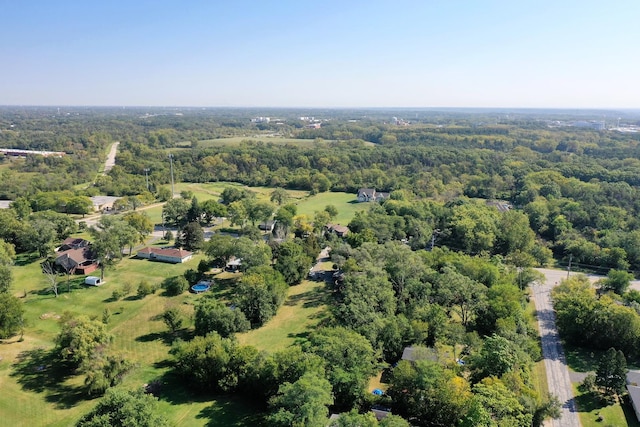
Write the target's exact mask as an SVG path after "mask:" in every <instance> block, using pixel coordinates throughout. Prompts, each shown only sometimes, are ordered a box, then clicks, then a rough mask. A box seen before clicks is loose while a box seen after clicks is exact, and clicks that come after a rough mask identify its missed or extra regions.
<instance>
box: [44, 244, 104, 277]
mask: <svg viewBox="0 0 640 427" xmlns="http://www.w3.org/2000/svg"><path fill="white" fill-rule="evenodd" d="M55 264H56V265H58V266H60V267H62V269H63V270H64V271H66V272H67V273H71V274H89V273H91V272H93V271H96V270H97V269H98V262H97V261H96V259H95V256H94V254H93V252H92V251H91V248H90V247H88V246H85V247H80V248H76V249H68V250H66V251H62V252H58V254H57V257H56V260H55Z"/></svg>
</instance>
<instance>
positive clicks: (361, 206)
mask: <svg viewBox="0 0 640 427" xmlns="http://www.w3.org/2000/svg"><path fill="white" fill-rule="evenodd" d="M327 205H334V206H335V207H336V208H337V209H338V216H337V217H336V218H335V219H334V220H333V222H334V223H335V224H342V225H347V224H348V223H349V221H351V219H352V218H353V217H354V216H355V214H356V212H359V211H363V210H366V209H368V208H369V207H371V206H372V204H371V203H358V202H357V199H356V195H355V194H353V193H342V192H337V193H330V192H326V193H318V194H316V195H314V196H310V197H308V198H307V199H305V200H302V201H300V202H299V203H298V213H299V214H305V215H308V216H309V217H311V218H313V215H314V213H315V212H317V211H321V210H323V209H324V208H325V206H327Z"/></svg>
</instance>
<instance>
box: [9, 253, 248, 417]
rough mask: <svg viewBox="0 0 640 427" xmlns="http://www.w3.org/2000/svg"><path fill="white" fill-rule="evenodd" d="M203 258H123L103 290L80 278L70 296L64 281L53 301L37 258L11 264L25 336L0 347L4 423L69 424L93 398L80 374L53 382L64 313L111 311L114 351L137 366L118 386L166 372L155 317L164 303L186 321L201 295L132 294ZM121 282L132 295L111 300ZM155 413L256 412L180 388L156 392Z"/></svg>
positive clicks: (163, 335) (161, 329) (167, 341)
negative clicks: (158, 400) (172, 260)
mask: <svg viewBox="0 0 640 427" xmlns="http://www.w3.org/2000/svg"><path fill="white" fill-rule="evenodd" d="M201 256H202V255H199V256H197V257H196V258H195V259H193V260H191V261H189V262H188V263H185V264H179V265H171V264H163V263H157V262H150V261H146V260H137V259H124V260H122V261H121V262H120V263H119V264H117V265H116V266H114V267H113V268H111V269H108V270H107V271H106V276H105V279H106V283H105V284H104V285H102V286H100V287H85V286H83V285H80V283H81V281H82V279H81V278H75V279H74V280H73V281H72V288H71V292H70V293H69V292H67V287H66V279H64V278H61V279H62V281H63V283H62V284H61V287H60V296H59V297H58V298H56V297H55V296H54V295H53V294H52V293H50V292H48V291H47V287H48V286H47V284H46V281H45V279H44V276H43V275H42V273H40V267H39V262H40V260H35V261H33V262H29V261H28V260H20V259H19V260H18V264H22V265H19V266H18V267H17V268H14V276H15V285H14V291H15V292H14V293H15V294H16V295H18V296H19V297H21V298H22V300H23V301H24V306H25V335H24V340H23V341H22V342H20V341H18V338H19V337H14V338H12V339H10V340H6V341H5V342H3V343H1V344H0V389H1V390H2V393H0V413H1V414H2V425H11V426H68V425H73V424H74V423H75V421H76V420H77V419H78V418H79V417H80V416H82V414H84V413H86V412H88V411H89V410H90V409H91V407H93V405H95V403H96V402H97V400H95V399H87V398H86V397H85V396H84V394H83V388H82V387H83V384H82V381H83V380H84V377H83V376H81V375H78V376H68V375H67V376H65V377H64V378H63V379H62V380H61V381H53V380H52V378H53V377H56V374H55V372H54V371H55V370H56V368H55V366H56V365H55V363H53V362H52V360H51V354H50V353H49V351H50V350H51V349H52V348H53V347H54V342H53V340H54V338H55V336H56V335H57V334H58V332H59V330H60V326H59V322H58V320H59V318H60V316H61V315H62V314H63V313H65V312H67V311H68V312H71V313H73V314H76V315H81V314H84V315H87V316H91V317H95V318H97V319H102V315H103V312H104V310H105V309H108V310H109V312H110V313H111V317H110V320H109V323H108V326H107V328H108V330H109V331H110V332H111V333H112V334H113V335H114V337H115V338H114V342H113V343H112V345H111V350H113V351H114V352H117V353H120V354H123V355H125V357H126V358H127V359H129V360H131V361H133V362H135V364H136V367H135V368H134V369H133V370H132V372H131V373H130V374H129V375H127V376H126V377H125V381H124V383H123V384H122V387H126V388H139V387H142V385H143V384H145V383H148V382H150V381H152V380H154V379H157V378H160V377H162V376H163V375H165V374H166V373H167V372H168V370H169V367H168V365H167V364H166V360H167V359H168V357H169V355H168V351H169V349H170V346H171V341H172V337H171V336H170V335H168V334H167V332H166V331H167V328H166V326H165V325H164V323H163V322H162V321H161V320H160V318H159V314H161V313H162V312H163V311H164V310H165V309H166V308H167V307H169V306H177V307H179V308H180V309H181V310H182V311H183V312H184V314H185V317H186V318H187V319H190V317H191V314H192V312H193V304H194V302H195V301H196V300H197V299H198V298H200V296H198V295H194V294H190V293H184V294H182V295H180V296H177V297H166V296H164V295H163V294H162V291H161V290H159V291H157V292H156V293H155V294H153V295H148V296H146V297H145V298H144V299H139V298H137V296H136V295H135V291H136V288H137V286H138V284H139V283H140V281H142V280H146V281H148V282H149V283H152V284H159V283H160V282H161V281H162V280H163V279H164V278H165V277H170V276H174V275H179V274H182V273H184V271H185V270H186V269H188V268H196V267H197V264H198V261H199V259H200V257H201ZM94 274H99V272H96V273H94ZM126 283H128V284H130V285H131V287H132V293H131V294H129V295H128V296H126V297H124V298H122V299H120V300H117V301H115V300H113V298H112V293H113V290H114V289H121V288H122V287H124V285H125V284H126ZM25 294H26V296H25ZM190 323H191V322H190V320H188V324H189V325H190ZM38 350H41V351H38ZM20 355H23V356H25V357H24V359H23V361H22V362H19V356H20ZM160 410H161V411H162V412H163V413H164V414H165V415H166V416H167V417H168V418H169V419H171V420H172V421H173V422H174V423H175V424H176V425H180V426H183V425H184V426H205V425H209V426H225V425H244V424H245V423H244V421H243V420H246V419H247V417H250V416H251V415H252V414H253V409H252V408H251V406H247V405H246V404H245V403H244V402H242V401H239V400H237V399H230V398H226V397H225V398H219V397H215V396H209V397H194V396H191V394H190V393H189V392H188V391H186V390H185V389H184V388H183V387H182V386H181V385H178V386H176V385H171V386H169V385H168V386H167V393H166V396H165V395H164V394H163V395H161V403H160Z"/></svg>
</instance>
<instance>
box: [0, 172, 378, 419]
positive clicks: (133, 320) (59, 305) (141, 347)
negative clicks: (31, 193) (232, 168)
mask: <svg viewBox="0 0 640 427" xmlns="http://www.w3.org/2000/svg"><path fill="white" fill-rule="evenodd" d="M231 185H237V186H240V185H239V184H233V183H219V182H216V183H205V184H192V183H180V184H177V185H176V191H177V192H179V191H182V190H189V191H192V192H193V193H194V195H196V196H197V197H198V198H199V200H207V199H209V198H218V197H219V195H220V193H222V191H223V190H224V188H226V187H228V186H231ZM246 188H248V189H250V190H251V191H254V192H255V193H256V197H258V198H259V199H262V200H268V199H269V197H270V195H271V192H272V191H273V188H267V187H246ZM288 194H289V195H290V200H289V202H291V203H296V204H298V205H299V211H300V212H301V213H307V214H310V215H313V213H314V212H315V211H316V210H322V209H324V207H325V206H326V205H329V204H332V205H335V206H336V207H337V209H338V211H339V215H338V219H337V220H336V222H340V223H342V224H346V223H348V222H349V221H350V220H351V218H352V217H353V215H354V214H355V212H357V211H358V210H362V209H366V208H368V207H369V206H370V205H369V204H357V203H350V202H352V201H353V200H355V196H354V195H353V194H347V193H321V194H317V195H314V196H309V195H308V192H306V191H288ZM142 210H143V211H144V212H146V213H147V214H148V215H149V216H150V218H151V220H152V221H153V223H155V224H161V223H162V220H161V213H162V205H161V204H156V205H154V206H151V207H149V208H148V209H144V208H143V209H142ZM80 236H87V233H83V234H80ZM203 257H204V256H203V255H202V254H198V255H196V256H195V257H194V259H192V260H191V261H189V262H187V263H185V264H177V265H173V264H163V263H159V262H151V261H147V260H140V259H134V258H124V259H123V260H121V261H120V262H119V263H118V264H116V265H115V266H113V267H111V268H109V269H107V270H106V272H105V280H106V282H105V283H104V285H102V286H99V287H87V286H84V285H83V280H84V277H83V276H76V277H74V276H72V277H71V281H70V282H69V288H68V287H67V278H66V277H62V276H61V277H60V278H59V297H58V298H56V297H55V296H54V295H53V293H52V292H51V291H50V290H49V289H48V285H47V282H46V279H45V277H44V276H43V274H42V272H41V269H40V262H41V260H40V259H35V258H33V257H29V256H24V255H20V256H19V257H18V259H17V261H16V266H15V267H14V268H13V274H14V286H13V292H14V294H15V295H16V296H18V297H20V298H21V300H22V301H23V302H24V308H25V334H24V340H23V341H18V339H17V338H18V337H15V338H14V339H12V340H7V341H5V342H0V388H1V389H2V393H0V413H2V415H3V423H4V424H6V425H12V426H23V425H24V426H36V427H37V426H68V425H73V424H74V423H75V422H76V420H77V419H78V418H80V416H82V415H83V414H85V413H87V412H88V411H89V410H90V409H91V408H92V407H93V406H94V405H95V403H96V402H97V400H96V399H88V398H87V397H85V395H84V392H83V381H84V376H83V375H75V376H68V375H64V376H59V378H60V380H59V381H53V379H55V378H58V377H56V376H54V375H51V374H52V371H51V369H55V366H56V364H55V363H54V362H53V361H52V359H51V358H52V357H55V355H52V353H50V350H51V349H53V347H54V339H55V337H56V335H57V334H58V332H59V330H60V326H59V322H58V320H59V318H60V316H62V315H63V314H64V313H65V312H67V311H68V312H71V313H73V314H75V315H87V316H89V317H93V318H96V319H102V315H103V312H104V311H105V309H108V311H109V313H110V319H109V323H108V326H107V329H108V330H109V331H110V332H111V333H112V334H113V335H114V336H115V339H114V342H113V344H112V346H111V349H112V350H113V351H114V352H117V353H121V354H123V355H124V356H125V357H126V358H128V359H129V360H131V361H133V362H134V363H135V364H136V367H135V368H134V369H133V370H132V371H131V373H129V374H128V375H127V376H126V377H125V378H124V381H123V384H122V385H121V387H125V388H139V387H141V386H142V385H143V384H145V383H149V382H151V381H153V380H156V379H159V378H160V379H163V380H166V383H165V389H166V390H165V391H163V392H161V396H160V400H161V403H160V411H161V412H162V413H163V414H164V415H166V416H167V417H168V418H169V419H170V420H171V421H172V422H173V423H174V424H176V425H180V426H205V425H207V426H234V425H237V426H241V425H248V424H258V423H259V420H257V419H256V416H255V414H256V412H257V409H256V408H255V407H253V406H252V404H251V403H250V402H249V403H247V402H244V401H242V400H238V399H235V398H230V397H226V396H224V397H220V396H195V395H192V394H191V393H190V391H189V390H187V389H185V387H184V384H183V382H182V381H181V380H177V379H174V378H171V375H170V365H169V364H168V363H167V361H168V359H169V355H168V351H169V349H170V346H171V344H172V341H173V339H174V337H173V336H171V335H170V334H168V332H167V331H166V326H165V325H164V323H163V322H162V321H161V320H160V318H159V315H160V314H161V313H162V312H163V311H164V310H165V309H166V308H167V307H168V306H177V307H179V308H180V309H181V310H182V311H183V312H184V314H185V317H186V318H187V319H189V321H188V323H189V325H188V327H189V328H190V327H192V325H191V324H190V319H191V317H192V314H193V306H194V303H195V302H196V301H197V300H198V298H201V297H202V296H201V295H194V294H190V293H184V294H182V295H180V296H177V297H166V296H164V295H163V293H162V291H158V292H156V293H155V294H152V295H148V296H147V297H145V298H143V299H139V298H138V297H137V296H136V295H135V293H136V289H137V287H138V284H139V283H140V282H141V281H148V282H150V283H152V284H159V283H160V282H161V281H162V280H163V279H165V278H166V277H171V276H176V275H180V274H183V273H184V271H185V270H187V269H189V268H193V269H195V268H197V265H198V262H199V261H200V260H201V259H202V258H203ZM329 264H330V263H329ZM98 274H99V271H98V272H95V273H93V275H98ZM225 275H226V276H225ZM223 276H224V277H223ZM227 276H229V277H227ZM225 277H226V279H228V280H225V281H223V280H220V279H224V278H225ZM237 277H238V275H234V274H232V273H222V274H221V275H218V276H216V278H217V279H218V280H217V281H216V286H214V288H213V289H212V292H216V293H217V294H216V297H217V298H220V299H223V300H224V299H225V298H228V293H229V291H230V289H231V287H230V286H232V282H233V280H235V279H237ZM126 286H129V287H130V288H131V292H130V294H129V295H128V296H126V297H124V298H122V299H119V300H114V299H113V298H112V294H113V291H114V290H116V289H122V288H124V287H126ZM329 297H330V295H329V292H328V291H327V289H326V288H325V284H324V283H323V282H312V281H303V282H302V283H301V284H300V285H297V286H293V287H291V288H289V293H288V297H287V299H286V301H285V304H284V305H283V306H282V307H281V308H280V309H279V311H278V313H277V315H276V316H275V317H274V318H273V319H271V321H270V322H268V323H267V324H266V325H265V326H263V327H262V328H260V329H257V330H254V331H250V332H248V333H245V334H241V335H240V336H239V337H238V340H239V341H240V342H241V343H243V344H250V345H254V346H255V347H257V348H258V349H261V350H268V351H275V350H279V349H283V348H286V347H288V346H290V345H292V344H294V343H296V342H300V341H304V340H305V339H306V337H307V336H308V334H309V333H310V332H311V331H312V330H314V329H315V328H316V327H317V326H318V325H319V324H322V322H323V320H324V319H326V318H327V317H328V316H329V312H328V310H327V298H329ZM39 349H40V350H39ZM21 355H22V356H23V361H22V362H20V363H18V360H19V358H20V357H21ZM25 355H28V357H26V358H25ZM47 358H48V359H47ZM40 366H43V369H40Z"/></svg>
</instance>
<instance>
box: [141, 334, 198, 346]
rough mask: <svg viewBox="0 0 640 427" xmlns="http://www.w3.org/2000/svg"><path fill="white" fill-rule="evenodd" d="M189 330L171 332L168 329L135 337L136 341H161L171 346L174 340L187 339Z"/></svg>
mask: <svg viewBox="0 0 640 427" xmlns="http://www.w3.org/2000/svg"><path fill="white" fill-rule="evenodd" d="M188 336H189V332H188V331H187V330H179V331H176V333H175V334H174V333H171V332H170V331H165V332H151V333H149V334H145V335H140V336H139V337H136V341H138V342H151V341H162V343H163V344H165V345H168V346H171V345H172V344H173V342H174V341H176V340H178V339H182V340H188Z"/></svg>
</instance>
